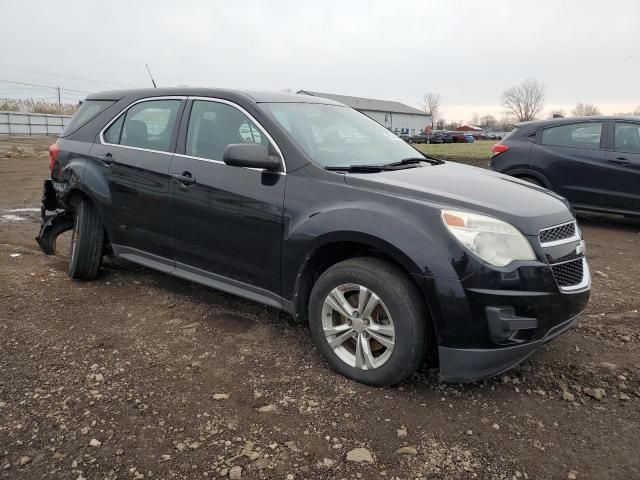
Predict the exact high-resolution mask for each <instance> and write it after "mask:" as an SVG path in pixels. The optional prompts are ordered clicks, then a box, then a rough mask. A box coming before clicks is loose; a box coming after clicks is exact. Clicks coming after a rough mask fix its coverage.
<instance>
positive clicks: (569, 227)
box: [540, 222, 577, 246]
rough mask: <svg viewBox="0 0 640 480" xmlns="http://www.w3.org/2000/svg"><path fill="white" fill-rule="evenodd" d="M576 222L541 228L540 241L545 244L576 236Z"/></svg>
mask: <svg viewBox="0 0 640 480" xmlns="http://www.w3.org/2000/svg"><path fill="white" fill-rule="evenodd" d="M576 233H577V229H576V222H569V223H564V224H562V225H556V226H555V227H550V228H545V229H544V230H540V243H541V244H542V245H543V246H544V245H545V244H548V243H552V242H557V241H559V240H566V239H569V238H573V237H576V236H577V235H576Z"/></svg>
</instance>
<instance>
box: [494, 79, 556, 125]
mask: <svg viewBox="0 0 640 480" xmlns="http://www.w3.org/2000/svg"><path fill="white" fill-rule="evenodd" d="M545 90H546V89H545V86H544V83H542V82H539V81H537V80H534V79H528V80H525V81H524V82H522V83H521V84H520V85H517V86H515V87H511V88H508V89H507V90H505V91H504V92H503V93H502V106H503V107H504V108H505V109H506V110H507V114H509V115H512V116H513V117H515V119H516V121H518V122H526V121H528V120H533V119H535V118H536V116H537V115H538V114H539V113H540V112H541V111H542V108H543V107H544V99H545V96H546V91H545Z"/></svg>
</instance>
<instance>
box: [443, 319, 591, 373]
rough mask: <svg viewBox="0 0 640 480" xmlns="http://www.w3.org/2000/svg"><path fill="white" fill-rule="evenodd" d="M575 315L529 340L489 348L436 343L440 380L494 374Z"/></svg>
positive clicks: (562, 328) (570, 323)
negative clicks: (437, 345) (458, 346)
mask: <svg viewBox="0 0 640 480" xmlns="http://www.w3.org/2000/svg"><path fill="white" fill-rule="evenodd" d="M577 319H578V316H576V317H574V318H571V319H569V320H567V321H565V322H564V323H561V324H559V325H556V326H555V327H554V328H552V329H551V330H549V332H548V333H547V334H546V335H545V336H544V337H542V338H541V339H540V340H536V341H533V342H529V343H525V344H521V345H513V346H511V347H504V348H493V349H491V348H490V349H473V348H448V347H439V348H438V353H439V356H440V380H441V381H443V382H452V383H466V382H473V381H479V380H484V379H486V378H490V377H494V376H496V375H500V374H501V373H504V372H506V371H507V370H510V369H512V368H513V367H515V366H516V365H518V364H520V363H521V362H523V361H524V360H526V359H527V358H529V357H530V356H531V355H532V354H533V353H534V352H535V351H536V350H537V349H538V348H540V347H541V346H542V345H544V344H545V343H547V342H549V341H551V340H553V339H554V338H556V337H557V336H559V335H560V334H562V333H564V332H565V331H567V330H568V329H570V328H571V327H573V326H574V325H575V324H576V322H577Z"/></svg>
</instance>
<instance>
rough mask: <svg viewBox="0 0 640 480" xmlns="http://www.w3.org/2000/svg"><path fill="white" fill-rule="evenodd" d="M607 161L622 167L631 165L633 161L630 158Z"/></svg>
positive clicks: (609, 159)
mask: <svg viewBox="0 0 640 480" xmlns="http://www.w3.org/2000/svg"><path fill="white" fill-rule="evenodd" d="M607 161H608V162H611V163H615V164H616V165H622V166H626V165H631V161H630V160H629V159H628V158H624V157H616V158H608V159H607Z"/></svg>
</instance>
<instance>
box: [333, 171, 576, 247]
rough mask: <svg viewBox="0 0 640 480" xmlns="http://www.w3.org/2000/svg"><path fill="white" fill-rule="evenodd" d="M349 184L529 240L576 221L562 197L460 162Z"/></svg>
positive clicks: (350, 178)
mask: <svg viewBox="0 0 640 480" xmlns="http://www.w3.org/2000/svg"><path fill="white" fill-rule="evenodd" d="M345 181H346V182H347V183H348V184H349V185H352V186H353V187H358V188H366V189H368V190H377V191H380V192H383V193H387V194H392V195H401V196H406V197H411V198H416V199H419V200H424V201H428V202H429V203H432V204H434V207H439V208H458V209H462V210H467V211H473V212H478V213H484V214H487V215H491V216H493V217H496V218H499V219H501V220H504V221H507V222H509V223H511V224H513V225H514V226H516V227H517V228H518V229H519V230H520V231H521V232H523V233H524V234H526V235H537V234H538V233H539V231H540V229H542V228H545V227H549V226H552V225H557V224H559V223H563V222H568V221H571V220H573V216H572V215H571V212H570V211H569V209H568V203H567V202H566V200H564V199H563V198H562V197H561V196H559V195H557V194H555V193H553V192H551V191H549V190H546V189H545V188H542V187H538V186H537V185H533V184H531V183H528V182H525V181H522V180H518V179H517V178H514V177H509V176H507V175H503V174H500V173H496V172H492V171H490V170H484V169H482V168H476V167H470V166H467V165H462V164H459V163H453V162H445V163H443V164H440V165H431V166H424V167H422V168H407V169H402V170H394V171H384V172H379V173H366V174H360V173H358V174H356V173H350V174H347V175H345Z"/></svg>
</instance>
